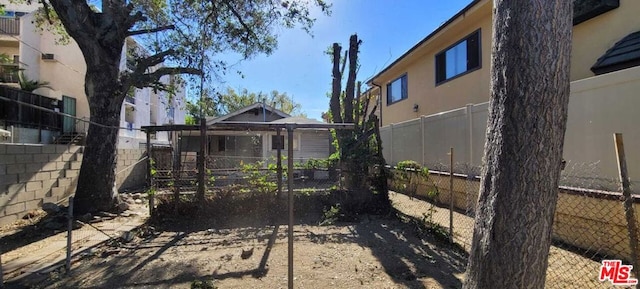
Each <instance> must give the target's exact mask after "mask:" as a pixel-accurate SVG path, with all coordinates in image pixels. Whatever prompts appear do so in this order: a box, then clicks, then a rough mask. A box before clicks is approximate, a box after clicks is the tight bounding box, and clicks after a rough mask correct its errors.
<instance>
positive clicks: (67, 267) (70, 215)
mask: <svg viewBox="0 0 640 289" xmlns="http://www.w3.org/2000/svg"><path fill="white" fill-rule="evenodd" d="M72 231H73V196H71V197H69V212H68V215H67V260H66V262H65V264H64V265H65V266H64V268H65V270H66V271H67V274H69V272H71V241H72V240H71V232H72Z"/></svg>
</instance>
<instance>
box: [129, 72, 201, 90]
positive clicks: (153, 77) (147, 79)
mask: <svg viewBox="0 0 640 289" xmlns="http://www.w3.org/2000/svg"><path fill="white" fill-rule="evenodd" d="M174 74H195V75H200V74H202V71H201V70H200V69H196V68H190V67H162V68H159V69H157V70H156V71H154V72H150V73H145V74H142V75H131V86H135V87H137V88H144V87H148V86H149V85H150V84H154V83H156V84H157V83H159V81H160V78H161V77H163V76H165V75H174Z"/></svg>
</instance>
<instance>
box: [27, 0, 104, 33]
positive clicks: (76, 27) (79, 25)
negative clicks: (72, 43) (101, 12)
mask: <svg viewBox="0 0 640 289" xmlns="http://www.w3.org/2000/svg"><path fill="white" fill-rule="evenodd" d="M40 2H41V3H42V2H44V0H41V1H40ZM49 4H50V5H51V7H53V10H55V11H56V13H57V14H58V18H60V21H61V22H62V25H64V28H65V29H66V30H67V33H69V35H70V36H71V37H73V38H74V39H77V38H78V36H79V35H86V34H89V33H90V34H93V35H95V32H96V29H97V27H96V23H94V17H93V14H94V12H93V11H91V8H90V7H89V5H88V4H87V2H86V1H77V0H50V1H49ZM76 41H77V40H76Z"/></svg>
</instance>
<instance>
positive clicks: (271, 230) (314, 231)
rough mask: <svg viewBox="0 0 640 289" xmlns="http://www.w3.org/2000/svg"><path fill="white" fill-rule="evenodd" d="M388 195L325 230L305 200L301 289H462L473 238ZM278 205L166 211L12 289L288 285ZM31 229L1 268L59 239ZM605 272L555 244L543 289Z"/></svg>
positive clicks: (593, 283)
mask: <svg viewBox="0 0 640 289" xmlns="http://www.w3.org/2000/svg"><path fill="white" fill-rule="evenodd" d="M390 197H391V200H392V204H393V207H394V211H393V212H392V213H390V214H386V215H360V216H356V217H353V216H352V217H350V218H343V220H345V221H341V222H340V221H338V222H334V223H332V224H331V225H325V226H321V225H319V224H320V223H321V222H322V221H323V220H327V214H326V213H323V209H324V210H325V211H326V210H327V209H328V208H327V207H326V204H324V203H322V202H320V203H317V202H306V201H305V197H301V198H300V199H298V200H297V208H298V211H297V212H296V225H295V227H294V240H295V242H294V277H295V279H294V285H295V288H460V287H461V286H462V280H463V278H464V270H465V263H466V259H467V256H468V255H467V253H466V250H465V248H466V245H467V241H468V240H467V239H468V238H467V237H468V236H465V234H462V233H456V234H454V236H455V239H456V242H458V243H459V244H461V245H460V246H458V245H450V244H449V243H448V242H447V240H446V239H443V236H442V232H440V231H437V232H435V233H434V232H433V231H430V230H429V228H425V227H424V226H423V224H424V223H423V220H422V219H421V216H423V213H424V212H426V209H427V208H428V207H429V204H428V203H427V202H424V201H422V200H419V199H415V198H414V199H411V198H409V197H407V196H404V195H401V194H395V193H392V194H391V196H390ZM248 203H252V204H262V205H259V206H257V207H255V206H253V207H252V206H251V205H248ZM272 207H273V206H271V205H270V204H267V205H264V203H263V202H255V200H254V201H250V200H244V201H243V202H239V203H236V204H235V205H234V206H233V209H227V210H225V209H223V208H211V210H212V212H209V213H207V212H204V214H208V216H206V217H204V216H202V215H194V214H193V212H190V211H191V210H192V208H190V207H183V208H181V209H180V210H178V213H179V215H181V216H180V217H175V215H173V216H172V215H164V216H161V217H157V218H154V219H153V220H150V221H148V222H147V223H145V224H144V225H142V226H141V227H139V228H138V229H136V230H134V231H133V236H134V237H133V238H132V240H127V241H126V242H125V240H123V239H122V238H118V239H115V238H114V239H112V240H109V241H107V242H104V243H101V244H99V245H98V246H96V247H92V248H90V249H88V250H85V251H84V252H81V253H79V254H77V255H76V257H75V258H74V260H73V265H72V270H71V273H70V274H69V275H66V274H65V273H64V268H63V267H57V268H58V269H57V270H53V271H51V272H48V273H46V274H44V275H43V274H42V273H39V274H35V273H34V274H33V276H31V277H27V278H24V279H22V280H21V281H20V282H17V283H10V284H8V285H9V286H8V288H286V287H287V281H288V279H287V273H288V266H287V264H288V262H287V261H288V259H287V257H288V255H287V229H288V228H287V225H286V222H285V221H284V220H285V219H286V215H287V214H286V211H284V210H278V212H280V213H277V214H276V215H275V216H273V215H272V214H271V213H269V214H267V211H269V210H270V209H273V208H272ZM170 208H171V209H170V210H171V211H173V207H170ZM437 210H440V208H437ZM441 213H442V212H434V213H433V216H435V219H434V221H439V220H440V219H442V220H440V221H443V222H444V219H443V218H438V216H439V214H441ZM198 214H203V213H202V212H201V213H198ZM456 216H457V215H456ZM130 218H131V217H130ZM467 218H468V217H467ZM124 219H126V218H124ZM124 219H123V217H118V218H116V219H114V220H112V221H105V222H104V224H102V223H101V224H102V225H103V228H104V227H109V226H110V224H111V223H109V222H116V221H117V222H123V221H124ZM274 219H275V220H277V221H274ZM455 220H456V221H457V223H456V224H457V225H456V226H457V228H460V229H465V230H462V232H466V231H468V230H466V229H469V228H466V227H465V224H466V223H467V222H468V221H469V220H466V219H464V218H463V216H457V217H456V218H455ZM117 222H116V223H117ZM460 222H462V223H460ZM114 224H115V223H114ZM274 224H275V225H274ZM443 225H446V224H445V223H443ZM31 229H33V230H27V231H22V232H21V234H13V235H11V236H13V237H16V238H12V239H10V240H13V242H8V243H7V244H4V243H3V245H4V246H10V245H11V246H13V247H15V248H16V249H15V250H14V251H12V252H8V253H7V254H3V262H4V261H5V257H6V258H9V257H12V256H14V255H16V254H17V255H16V256H18V255H20V256H22V255H29V254H30V253H29V251H32V252H36V251H33V250H32V249H33V248H32V247H34V246H36V245H39V244H41V243H42V242H44V244H46V243H47V240H49V239H51V240H53V241H55V239H56V238H57V237H56V236H58V235H61V234H56V235H49V234H44V235H42V236H41V234H36V235H35V236H36V237H37V239H41V241H38V242H35V243H32V244H30V245H28V246H23V245H25V244H28V243H29V242H28V241H26V239H24V240H25V241H21V240H23V237H28V236H30V235H27V234H25V232H31V233H32V234H33V233H35V232H39V231H41V230H36V229H34V228H31ZM4 234H7V232H4ZM62 238H63V239H64V237H62ZM3 240H4V239H3ZM62 241H64V240H62ZM25 242H26V243H25ZM12 244H13V245H12ZM14 253H15V254H14ZM18 253H20V254H18ZM14 257H15V256H14ZM18 257H19V256H18ZM598 266H599V262H597V261H594V260H591V259H588V258H585V257H582V256H580V255H578V254H576V253H574V252H571V251H569V250H563V249H560V248H558V247H556V246H553V247H552V248H551V252H550V258H549V268H548V272H547V284H546V285H547V286H546V287H547V288H609V286H608V284H606V283H601V282H598V281H597V276H596V275H595V274H597V272H598ZM207 285H213V286H207Z"/></svg>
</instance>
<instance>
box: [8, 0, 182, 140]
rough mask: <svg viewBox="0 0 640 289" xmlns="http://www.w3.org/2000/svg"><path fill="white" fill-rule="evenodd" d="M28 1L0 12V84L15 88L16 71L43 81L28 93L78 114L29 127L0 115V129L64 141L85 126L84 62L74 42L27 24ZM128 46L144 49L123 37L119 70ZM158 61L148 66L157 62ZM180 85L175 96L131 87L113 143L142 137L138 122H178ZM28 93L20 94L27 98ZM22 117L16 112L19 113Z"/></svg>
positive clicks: (20, 135)
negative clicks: (56, 123) (55, 125)
mask: <svg viewBox="0 0 640 289" xmlns="http://www.w3.org/2000/svg"><path fill="white" fill-rule="evenodd" d="M36 8H37V7H36V6H33V5H8V6H7V7H5V15H2V16H0V54H3V55H6V56H7V58H8V61H7V62H5V63H3V64H2V70H1V73H0V85H4V86H9V87H16V88H19V87H20V85H19V83H18V82H19V78H20V77H19V76H20V75H19V74H22V75H23V76H24V79H26V80H31V81H38V82H40V83H47V85H46V87H40V88H37V89H35V90H34V91H33V93H35V94H38V95H41V96H43V97H44V99H45V102H46V103H47V107H49V106H51V107H52V108H53V109H55V110H58V111H60V112H63V113H65V114H69V115H73V116H75V117H77V118H79V120H78V119H74V118H70V117H61V121H60V125H59V127H58V128H55V129H53V130H52V128H51V127H50V126H49V127H46V129H42V127H35V126H36V125H35V123H34V122H40V121H33V120H31V121H28V120H24V119H22V120H19V119H18V120H17V119H15V117H14V118H13V119H7V118H8V117H5V119H4V120H3V119H2V118H3V117H2V115H0V122H2V123H0V124H1V125H2V126H3V129H5V130H10V129H13V133H14V136H13V141H14V142H31V143H51V142H55V141H63V142H64V141H70V140H71V139H74V138H75V139H77V138H78V137H82V136H83V135H84V134H85V133H86V130H87V128H88V123H87V122H85V121H83V120H88V119H89V105H88V102H87V97H86V95H85V92H84V75H85V72H86V64H85V63H84V58H83V56H82V52H81V51H80V48H79V47H78V45H77V44H76V43H75V42H74V41H73V39H71V40H70V42H69V43H68V44H64V45H63V44H59V41H58V36H57V35H54V34H53V33H51V32H49V31H39V30H38V29H37V28H36V26H35V24H34V23H33V20H34V17H35V13H34V11H35V10H36ZM132 51H136V53H137V54H138V55H139V54H148V52H146V51H145V49H144V48H143V46H142V45H140V44H139V43H138V42H137V41H136V40H135V39H134V38H129V39H128V40H127V41H126V43H125V47H124V49H123V53H122V61H121V69H122V70H123V71H124V70H126V69H128V68H127V64H126V63H127V61H126V60H127V58H128V57H129V58H130V57H132V55H133V54H132V53H131V52H132ZM161 66H162V65H159V66H157V67H155V68H154V69H157V68H159V67H161ZM176 77H178V76H165V77H164V78H163V79H162V81H164V82H165V83H172V82H173V83H180V82H176V80H177V78H176ZM184 97H185V89H179V90H178V92H177V94H176V95H172V96H170V95H168V94H167V93H166V92H160V91H157V92H154V91H153V90H152V89H151V88H145V89H133V90H132V91H131V92H130V94H129V95H128V96H127V97H126V99H125V102H124V104H123V106H122V112H121V121H120V126H121V127H122V128H121V129H120V133H119V134H120V138H119V143H118V147H119V148H137V147H140V146H141V143H142V144H144V143H145V142H146V137H145V135H144V133H143V132H141V131H140V130H139V128H140V127H142V126H148V125H162V124H181V123H184V117H185V111H184V108H185V103H184V101H185V100H184ZM28 98H30V97H25V99H28ZM20 116H22V114H21V115H20ZM152 138H153V141H154V142H155V143H159V144H167V143H168V140H169V139H168V138H169V136H168V134H166V133H164V134H163V133H158V134H157V135H153V136H152Z"/></svg>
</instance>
